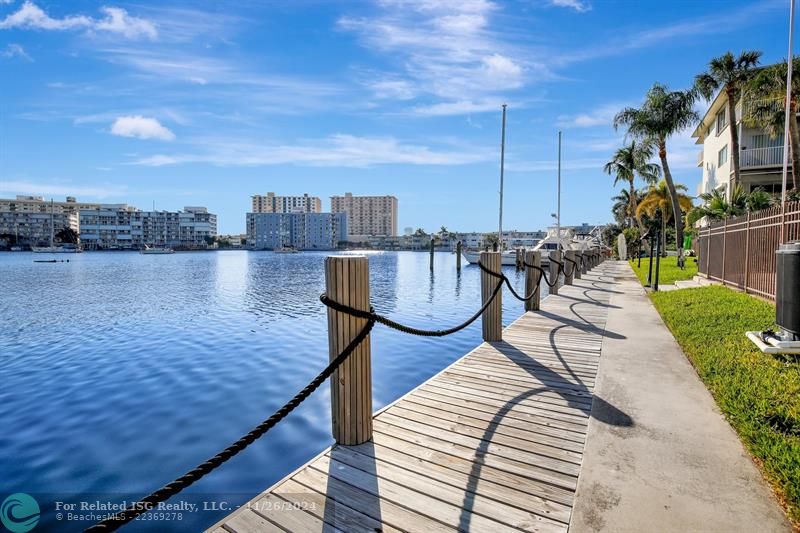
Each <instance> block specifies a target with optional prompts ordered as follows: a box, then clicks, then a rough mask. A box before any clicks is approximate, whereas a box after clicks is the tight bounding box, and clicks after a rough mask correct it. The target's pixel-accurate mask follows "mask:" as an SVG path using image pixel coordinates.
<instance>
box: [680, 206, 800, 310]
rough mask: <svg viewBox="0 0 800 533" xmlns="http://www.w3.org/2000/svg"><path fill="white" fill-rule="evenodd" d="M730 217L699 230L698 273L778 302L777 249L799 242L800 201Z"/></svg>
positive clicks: (696, 242) (696, 243)
mask: <svg viewBox="0 0 800 533" xmlns="http://www.w3.org/2000/svg"><path fill="white" fill-rule="evenodd" d="M785 207H786V209H785V210H781V207H780V206H774V207H770V208H769V209H765V210H763V211H758V212H756V213H747V214H746V215H742V216H739V217H732V218H727V219H725V220H722V221H718V222H714V223H713V224H711V225H709V226H706V227H704V228H701V229H700V232H699V238H698V239H697V240H696V241H695V246H694V248H695V251H696V252H697V255H698V260H697V264H698V271H699V273H700V274H701V275H704V276H706V277H707V278H709V279H712V280H716V281H721V282H722V283H723V284H725V285H730V286H732V287H736V288H738V289H741V290H743V291H745V292H748V293H753V294H756V295H758V296H762V297H764V298H768V299H770V300H774V299H775V250H777V249H778V245H779V244H780V243H781V239H783V242H789V241H796V240H800V202H787V203H786V204H785Z"/></svg>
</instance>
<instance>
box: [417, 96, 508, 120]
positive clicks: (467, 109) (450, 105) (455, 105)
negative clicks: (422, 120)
mask: <svg viewBox="0 0 800 533" xmlns="http://www.w3.org/2000/svg"><path fill="white" fill-rule="evenodd" d="M502 103H503V102H502V101H501V100H499V99H498V100H484V101H480V102H473V101H471V100H461V101H455V102H441V103H438V104H430V105H421V106H415V107H413V108H411V109H410V113H411V114H414V115H420V116H428V117H442V116H452V115H468V114H473V113H486V112H490V111H496V112H497V111H499V110H500V106H501V105H502Z"/></svg>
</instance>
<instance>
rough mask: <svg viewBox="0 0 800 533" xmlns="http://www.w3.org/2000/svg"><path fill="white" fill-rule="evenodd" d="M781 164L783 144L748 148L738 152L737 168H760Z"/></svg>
mask: <svg viewBox="0 0 800 533" xmlns="http://www.w3.org/2000/svg"><path fill="white" fill-rule="evenodd" d="M781 165H783V146H772V147H770V148H748V149H747V150H741V151H740V152H739V168H742V169H745V168H762V167H775V166H781Z"/></svg>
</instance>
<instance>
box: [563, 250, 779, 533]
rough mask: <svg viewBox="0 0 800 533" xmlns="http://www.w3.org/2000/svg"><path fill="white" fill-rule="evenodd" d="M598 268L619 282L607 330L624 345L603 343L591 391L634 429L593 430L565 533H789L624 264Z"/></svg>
mask: <svg viewBox="0 0 800 533" xmlns="http://www.w3.org/2000/svg"><path fill="white" fill-rule="evenodd" d="M604 265H605V267H606V268H605V274H604V276H603V277H602V279H603V280H604V281H609V280H612V281H614V282H615V284H616V285H615V288H614V290H615V291H616V292H615V293H614V294H612V295H611V300H610V303H611V304H613V306H612V307H610V308H609V313H608V321H607V323H606V325H607V327H608V328H609V329H612V330H614V331H616V332H617V334H618V335H619V337H620V338H616V337H613V336H607V337H606V338H605V339H604V341H603V349H602V361H603V364H602V367H601V370H600V373H599V375H598V379H597V382H596V388H595V393H596V394H597V395H598V396H602V397H603V398H604V399H605V400H607V401H608V402H610V403H613V404H614V406H615V408H616V409H621V410H624V411H625V412H626V413H627V415H628V416H630V417H632V418H633V421H634V423H633V425H630V426H624V427H620V426H619V425H608V424H605V423H603V421H602V416H596V417H593V418H592V420H591V421H590V422H589V431H588V435H587V441H586V449H585V451H584V456H583V465H582V469H581V476H580V480H579V483H578V491H577V497H576V500H575V506H574V510H573V514H572V520H571V526H570V531H572V532H573V533H587V532H598V531H614V532H620V533H629V532H630V533H634V532H640V531H652V532H673V531H679V532H683V531H691V532H706V533H733V532H742V533H751V532H755V531H758V532H759V533H768V532H784V531H785V532H788V531H791V528H790V526H789V524H788V522H787V520H786V518H785V516H784V514H783V511H782V510H781V508H780V506H779V505H778V502H777V500H776V499H775V497H774V496H773V495H772V493H771V491H770V490H769V488H768V487H767V485H766V483H765V482H764V480H763V478H762V476H761V474H760V472H759V471H758V469H757V468H756V466H755V465H754V463H753V461H752V459H751V458H750V456H749V454H748V453H747V451H746V450H745V448H744V446H743V445H742V443H741V442H740V440H739V438H738V436H737V435H736V433H735V432H734V431H733V429H732V428H731V427H730V425H729V424H728V422H727V421H726V420H725V418H724V417H723V416H722V414H721V413H720V411H719V409H718V408H717V405H716V403H715V402H714V399H713V397H712V396H711V394H710V393H709V392H708V390H707V389H706V387H705V386H704V385H703V383H702V382H701V381H700V378H699V377H698V376H697V374H696V372H695V370H694V368H693V367H692V365H691V364H690V363H689V361H688V360H687V358H686V356H685V355H684V354H683V352H682V351H681V349H680V347H679V346H678V344H677V342H676V341H675V339H674V338H673V336H672V335H671V333H670V332H669V330H668V329H667V327H666V326H665V325H664V322H663V321H662V320H661V317H660V316H659V315H658V312H657V311H656V310H655V308H654V307H653V305H652V304H651V302H650V300H649V298H648V297H647V295H646V294H645V292H644V290H643V289H642V286H641V284H640V283H639V281H638V279H637V278H636V276H635V275H634V273H633V270H632V269H631V267H630V265H628V263H626V262H607V263H604ZM742 335H744V331H743V332H742ZM622 339H624V340H622ZM708 342H714V339H708ZM600 407H601V406H600V404H598V403H597V400H595V406H594V409H593V411H594V412H595V413H597V412H598V410H599V409H600Z"/></svg>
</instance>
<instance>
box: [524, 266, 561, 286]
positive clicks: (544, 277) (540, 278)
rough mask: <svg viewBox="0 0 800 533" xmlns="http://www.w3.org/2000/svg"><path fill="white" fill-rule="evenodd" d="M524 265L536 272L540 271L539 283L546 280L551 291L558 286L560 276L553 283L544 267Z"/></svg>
mask: <svg viewBox="0 0 800 533" xmlns="http://www.w3.org/2000/svg"><path fill="white" fill-rule="evenodd" d="M551 261H552V259H551ZM557 262H558V261H556V263H557ZM522 264H524V265H525V266H526V267H528V268H532V269H534V270H538V271H539V281H540V282H541V280H542V279H544V282H545V283H547V286H548V287H550V288H551V289H552V288H553V287H555V286H556V285H557V284H558V276H556V279H555V280H554V281H552V282H551V281H550V279H549V278H548V277H547V272H545V270H544V269H543V268H542V267H540V266H537V265H532V264H530V263H528V262H523V263H522Z"/></svg>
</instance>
